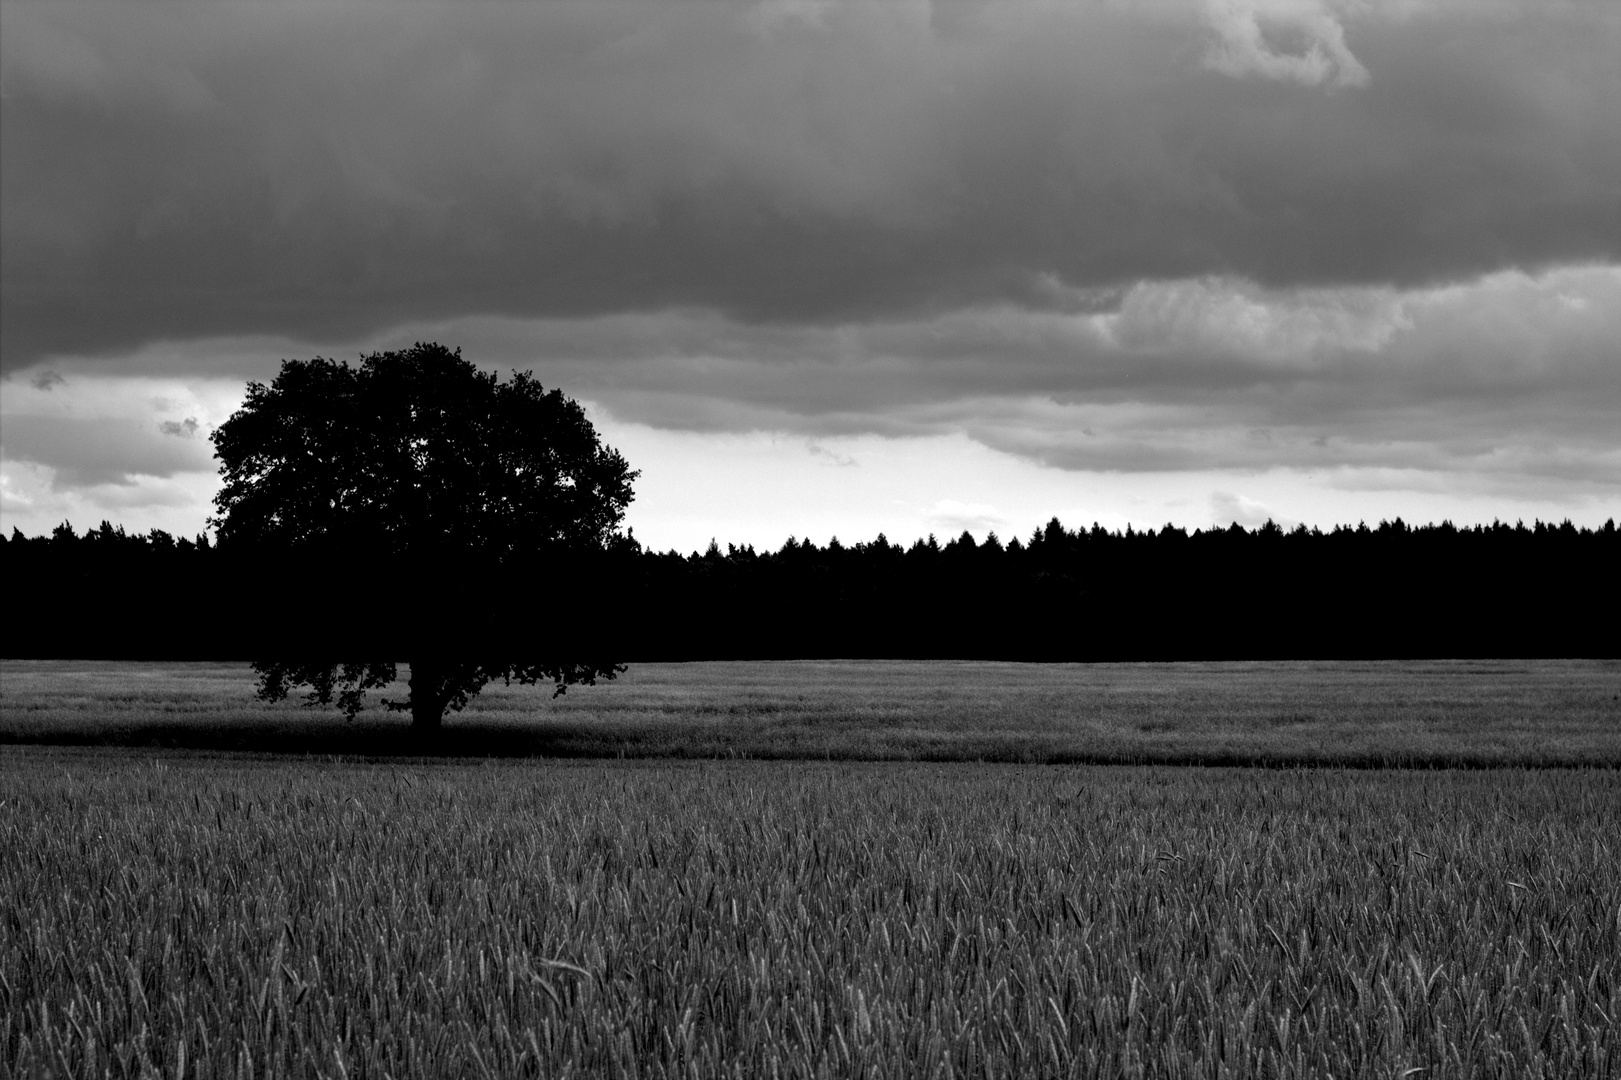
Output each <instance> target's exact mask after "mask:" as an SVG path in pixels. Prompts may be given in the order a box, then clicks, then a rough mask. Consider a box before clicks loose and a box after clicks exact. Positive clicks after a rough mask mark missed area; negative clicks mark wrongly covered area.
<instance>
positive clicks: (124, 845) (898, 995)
mask: <svg viewBox="0 0 1621 1080" xmlns="http://www.w3.org/2000/svg"><path fill="white" fill-rule="evenodd" d="M0 787H3V789H4V791H5V792H6V795H5V797H4V800H3V802H0V897H4V901H3V911H4V921H3V924H0V925H3V932H0V1017H3V1019H0V1053H3V1054H4V1060H5V1061H7V1062H8V1063H9V1065H10V1071H11V1072H12V1074H14V1075H31V1074H44V1073H50V1074H54V1075H59V1076H90V1075H107V1074H114V1075H124V1074H143V1073H145V1072H148V1071H151V1070H157V1071H159V1072H162V1073H164V1074H168V1075H185V1076H220V1075H225V1074H236V1073H238V1072H241V1071H244V1070H245V1071H247V1072H250V1073H252V1074H255V1075H258V1074H261V1073H263V1074H266V1075H269V1074H271V1073H274V1074H275V1075H291V1076H316V1075H331V1076H342V1075H350V1076H356V1075H372V1076H382V1075H390V1074H391V1075H396V1076H400V1075H445V1076H449V1075H464V1076H473V1075H503V1076H505V1075H513V1076H522V1075H530V1076H553V1075H567V1074H569V1073H570V1072H589V1073H593V1074H602V1075H624V1076H632V1075H635V1076H652V1077H661V1076H675V1075H683V1076H685V1075H694V1074H696V1075H703V1076H772V1075H779V1076H805V1077H810V1076H817V1075H835V1076H856V1075H860V1076H916V1075H963V1076H1010V1075H1035V1074H1042V1075H1057V1076H1064V1075H1074V1076H1102V1075H1109V1076H1117V1075H1126V1076H1139V1075H1153V1076H1191V1075H1218V1073H1219V1072H1221V1071H1225V1073H1226V1074H1228V1075H1244V1076H1263V1075H1282V1074H1289V1075H1312V1074H1316V1075H1327V1074H1333V1075H1336V1076H1402V1075H1424V1076H1428V1077H1437V1076H1477V1075H1501V1076H1508V1075H1513V1076H1549V1077H1552V1076H1559V1077H1582V1076H1591V1077H1600V1076H1611V1075H1615V1074H1616V1073H1617V1071H1618V1070H1621V1040H1618V1039H1617V1037H1616V1034H1615V1032H1616V1026H1615V1018H1616V1017H1618V1016H1621V980H1618V979H1617V977H1616V964H1615V960H1616V942H1617V940H1618V939H1621V938H1618V935H1621V914H1618V913H1621V864H1618V861H1617V858H1616V856H1617V850H1616V847H1615V838H1616V837H1617V836H1621V777H1618V775H1617V774H1616V773H1614V772H1612V771H1608V770H1600V771H1586V770H1583V771H1568V772H1567V771H1556V770H1545V771H1540V772H1536V773H1525V772H1518V771H1512V770H1499V771H1493V772H1486V773H1482V772H1473V773H1446V772H1423V773H1412V772H1383V773H1370V772H1361V773H1352V772H1341V771H1332V770H1312V771H1305V772H1271V771H1268V772H1256V771H1247V770H1246V771H1227V770H1219V769H1206V770H1196V771H1191V772H1190V771H1180V770H1170V769H1152V768H1150V769H1101V770H1100V769H1087V768H1041V769H1034V768H1025V767H1017V766H1011V767H975V766H962V765H945V766H938V765H885V764H871V765H842V766H841V765H818V764H800V765H793V766H789V765H780V764H775V765H774V764H766V763H703V764H700V763H692V764H682V763H656V764H641V765H636V764H624V765H615V764H611V763H605V764H590V765H585V764H577V765H570V764H565V763H556V764H546V765H534V764H498V763H486V764H483V765H451V764H443V765H438V766H431V767H421V766H412V767H397V766H387V765H358V764H331V765H325V766H318V765H312V766H301V767H297V768H294V767H289V766H288V765H285V764H281V763H276V762H249V761H242V760H224V761H220V760H215V761H207V760H202V759H197V758H190V759H170V760H162V759H160V760H157V761H153V762H142V763H136V762H131V761H129V760H127V759H125V758H122V757H114V756H112V755H111V754H107V753H100V754H73V755H67V756H63V755H59V754H57V753H55V752H51V751H39V750H17V749H12V750H9V751H7V752H5V753H4V754H0ZM1415 1070H1425V1071H1424V1072H1422V1073H1421V1074H1420V1073H1416V1072H1415Z"/></svg>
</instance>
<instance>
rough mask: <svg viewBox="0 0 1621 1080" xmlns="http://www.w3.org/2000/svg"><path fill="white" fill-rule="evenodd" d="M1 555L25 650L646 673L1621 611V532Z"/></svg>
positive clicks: (1431, 530)
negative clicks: (480, 562)
mask: <svg viewBox="0 0 1621 1080" xmlns="http://www.w3.org/2000/svg"><path fill="white" fill-rule="evenodd" d="M0 552H3V554H0V565H3V567H4V580H5V581H6V582H7V583H8V585H7V589H8V594H9V598H8V601H7V603H6V605H5V610H6V614H5V616H4V643H3V647H0V652H3V655H5V656H8V657H49V656H57V657H106V658H115V657H116V658H171V659H183V658H197V659H203V658H218V659H240V658H243V657H246V656H249V655H253V654H255V651H256V650H263V649H265V648H267V647H270V646H276V647H279V648H281V649H282V650H283V651H286V650H287V649H288V648H289V643H292V645H291V648H292V650H293V651H294V652H295V653H296V652H297V651H298V650H299V649H304V650H307V651H308V652H309V653H310V654H311V655H314V654H317V653H320V652H322V651H323V650H327V649H329V648H330V647H331V646H333V645H334V644H339V643H341V644H344V645H345V646H347V647H351V648H352V647H353V646H355V645H356V644H357V643H358V644H359V645H360V646H361V647H362V648H364V649H368V650H371V651H373V652H376V653H377V654H378V655H379V656H390V655H392V652H391V650H394V649H395V648H396V646H397V644H398V642H397V641H396V640H395V639H394V638H393V636H392V635H393V634H394V633H396V631H397V630H398V628H399V627H401V626H402V625H405V624H406V623H408V622H409V621H410V620H412V619H420V618H422V617H423V616H424V614H426V617H429V618H432V619H434V620H436V621H437V622H438V623H439V624H441V626H442V632H443V633H444V634H445V635H447V636H448V637H450V638H452V639H460V640H465V641H467V642H469V643H474V642H478V641H481V640H488V641H496V640H499V641H501V642H503V643H506V644H510V643H512V642H518V643H520V644H524V645H537V646H543V645H545V644H546V643H548V642H554V641H558V640H564V639H567V640H571V641H579V640H585V641H587V642H592V643H595V644H597V645H600V646H601V647H602V648H604V649H606V650H609V651H612V652H613V653H614V654H615V655H619V656H623V657H624V658H626V659H629V660H632V661H635V660H663V659H668V660H685V659H725V658H735V659H751V658H794V657H799V658H815V657H870V658H980V659H1009V660H1013V659H1019V660H1168V659H1260V658H1318V657H1341V658H1385V657H1509V656H1513V657H1546V656H1573V657H1574V656H1588V657H1595V656H1596V657H1614V656H1616V655H1617V651H1618V650H1617V643H1618V635H1617V632H1616V629H1615V627H1616V623H1617V619H1616V615H1615V613H1616V612H1617V611H1621V573H1618V567H1621V540H1618V538H1617V534H1616V528H1615V523H1614V521H1613V520H1612V521H1610V522H1607V523H1606V524H1605V525H1604V526H1603V527H1602V528H1598V529H1586V528H1577V527H1576V526H1574V525H1572V524H1570V523H1569V522H1565V523H1563V524H1558V525H1555V524H1546V523H1543V522H1536V523H1535V524H1533V525H1530V526H1527V525H1524V524H1515V525H1507V524H1503V523H1494V524H1492V525H1487V526H1476V527H1468V528H1457V527H1454V526H1453V525H1451V524H1449V523H1444V522H1443V523H1441V524H1439V525H1425V526H1419V527H1413V526H1409V525H1407V524H1406V523H1404V522H1402V521H1401V520H1400V519H1397V520H1395V521H1389V522H1381V523H1380V524H1379V525H1378V526H1377V527H1373V528H1369V527H1367V526H1364V525H1359V526H1356V527H1338V528H1335V529H1333V530H1331V531H1327V532H1324V531H1321V530H1318V529H1307V528H1305V527H1297V528H1295V529H1293V530H1284V529H1282V528H1279V527H1278V526H1277V525H1275V524H1273V523H1271V522H1268V523H1267V524H1265V525H1262V526H1260V527H1258V528H1256V529H1253V530H1247V529H1244V528H1242V527H1240V526H1238V525H1236V524H1235V525H1233V526H1232V527H1230V528H1227V529H1212V530H1194V531H1193V532H1192V533H1189V532H1188V531H1186V530H1183V529H1179V528H1175V527H1172V526H1166V527H1165V528H1163V529H1160V530H1158V531H1155V530H1152V529H1149V530H1146V531H1136V530H1134V529H1132V528H1130V527H1128V528H1126V529H1125V530H1124V531H1109V530H1106V529H1103V528H1100V527H1098V526H1096V525H1094V526H1093V527H1092V528H1090V529H1076V530H1071V529H1067V528H1065V527H1064V526H1063V525H1062V524H1060V523H1059V521H1058V520H1057V519H1054V520H1052V521H1050V522H1048V523H1047V525H1046V526H1045V527H1044V528H1042V529H1039V530H1037V531H1036V532H1035V533H1034V534H1033V535H1031V536H1030V537H1029V538H1028V539H1027V540H1019V539H1017V538H1015V539H1012V540H1009V541H1007V542H1006V543H1003V542H1002V541H1001V540H999V539H998V538H997V537H996V536H995V535H994V534H993V535H991V536H989V537H988V538H987V539H986V540H985V541H984V542H976V540H975V539H974V537H973V536H972V535H970V534H969V533H967V532H964V533H963V534H962V535H961V536H959V537H957V538H956V539H954V540H951V541H949V542H947V543H944V544H942V543H940V542H939V541H937V540H936V539H935V538H934V537H932V536H931V537H929V538H928V539H926V540H919V541H917V542H915V543H913V544H911V545H910V546H901V545H897V544H894V543H891V542H889V541H888V540H887V539H886V538H885V537H883V536H882V535H880V536H878V537H877V538H876V539H875V540H873V541H871V542H868V543H856V544H851V545H848V546H847V545H844V544H841V543H839V541H838V540H836V539H835V540H832V541H830V542H829V543H828V544H827V545H825V546H818V545H817V544H815V543H812V542H811V541H809V540H804V541H798V540H794V539H792V538H790V539H789V540H788V541H787V543H785V544H784V545H783V546H782V547H781V548H780V549H778V550H777V551H756V550H755V549H754V548H752V547H742V548H739V547H735V546H733V545H727V547H726V549H725V550H724V551H723V550H721V548H720V547H719V546H718V545H716V544H711V545H710V547H709V549H708V550H707V551H705V552H702V553H695V554H691V555H681V554H678V553H676V552H673V551H671V552H663V553H660V552H653V551H646V550H643V549H642V547H641V546H640V545H639V544H637V543H636V542H635V541H634V540H633V539H628V538H627V539H626V540H624V541H622V542H619V543H617V544H614V545H611V546H610V547H609V548H607V549H604V550H600V551H593V552H590V553H587V554H581V553H578V552H574V553H562V552H559V553H548V552H545V551H536V552H535V553H533V556H532V557H527V558H519V559H517V560H516V561H514V560H512V559H510V558H509V559H507V560H506V561H503V562H500V563H499V564H497V563H491V564H490V565H488V566H468V565H456V566H444V567H440V568H438V569H437V570H436V571H435V572H433V573H432V574H429V575H427V576H426V577H425V576H424V575H423V573H422V571H421V569H420V567H415V568H412V569H409V570H407V569H406V568H404V567H396V566H392V565H390V564H389V562H388V560H387V559H385V558H380V557H374V556H372V555H368V554H367V553H365V552H353V551H315V550H311V551H308V552H305V553H303V554H301V555H299V556H297V557H296V558H295V557H294V556H290V555H285V554H284V555H280V556H275V557H269V556H266V555H265V554H264V553H262V552H261V551H257V550H256V549H253V548H251V547H249V546H247V545H235V546H233V545H232V544H229V543H214V542H210V540H209V538H208V537H207V536H198V537H196V538H195V539H190V540H188V539H185V538H176V537H172V536H170V535H169V534H167V533H164V532H162V531H159V530H153V531H151V532H148V533H146V534H144V535H143V534H131V533H126V532H125V530H124V529H122V528H120V527H114V526H113V525H111V524H110V523H107V522H103V523H102V525H101V526H100V527H99V528H97V529H93V530H91V531H89V532H86V533H83V534H79V533H76V532H75V531H74V529H73V528H72V527H71V526H70V525H68V524H66V523H64V524H63V525H61V526H58V527H57V529H56V530H55V531H54V532H53V533H52V534H51V535H49V536H40V537H34V538H28V537H25V536H23V535H22V534H21V532H19V531H16V530H13V532H12V535H11V537H10V538H9V539H3V540H0Z"/></svg>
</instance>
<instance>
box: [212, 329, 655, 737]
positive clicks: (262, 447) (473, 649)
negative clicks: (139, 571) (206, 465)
mask: <svg viewBox="0 0 1621 1080" xmlns="http://www.w3.org/2000/svg"><path fill="white" fill-rule="evenodd" d="M212 439H213V442H214V448H215V453H216V456H217V457H218V458H219V460H220V472H221V475H222V477H223V479H224V486H223V488H222V489H221V490H220V493H219V494H218V495H217V496H216V497H215V500H214V504H215V508H216V510H217V516H216V517H215V518H213V519H212V521H211V524H213V525H215V526H216V527H217V530H218V540H219V545H220V548H221V550H222V551H230V550H234V551H236V552H238V553H239V554H242V553H246V554H249V555H251V556H253V557H254V558H256V559H259V560H262V562H263V565H265V566H266V567H273V568H276V569H277V570H279V572H280V574H281V575H282V576H281V580H280V586H281V589H282V590H284V591H285V593H286V594H287V601H288V602H293V601H294V600H295V599H296V600H298V601H300V602H306V603H307V602H308V598H309V597H310V596H316V597H319V598H322V600H324V601H326V602H327V603H329V604H330V605H331V608H332V610H330V611H328V612H326V613H325V614H324V616H323V615H312V616H311V618H310V619H309V620H308V632H307V633H302V634H301V635H300V637H299V640H288V641H285V642H278V643H277V648H276V651H277V652H278V653H279V655H277V656H273V657H270V658H268V659H257V660H255V661H254V669H255V670H256V671H257V672H258V674H259V694H260V696H261V697H263V698H265V699H266V700H271V701H275V700H280V699H282V698H285V697H286V696H287V694H288V692H289V691H290V690H291V689H292V688H295V687H299V686H309V687H310V692H309V694H308V698H307V700H308V701H309V703H311V704H332V703H333V702H334V701H335V702H336V703H337V704H338V706H339V707H340V708H342V709H343V711H344V713H345V715H347V716H349V717H350V718H353V716H354V715H355V713H356V712H357V711H358V710H359V709H360V707H361V704H362V700H363V696H364V693H365V691H366V690H369V689H374V688H378V687H382V686H385V685H387V684H388V683H389V682H392V681H393V680H394V678H395V677H396V668H395V663H394V661H393V659H387V658H385V657H384V656H380V655H379V653H384V654H392V655H397V654H398V653H400V652H403V653H404V656H403V659H405V660H406V661H407V662H408V663H409V664H410V667H411V678H410V682H409V686H410V694H409V696H408V697H407V698H406V699H405V700H404V701H402V702H396V701H386V702H385V705H387V706H388V707H389V708H391V709H396V710H406V709H409V710H410V712H411V716H412V724H413V726H414V727H415V728H417V729H419V730H428V731H432V730H436V729H438V727H439V726H440V723H441V720H442V718H443V716H444V713H445V710H446V709H450V710H457V709H460V708H462V707H463V706H465V705H466V704H467V702H468V701H469V699H471V697H472V696H473V695H475V694H477V693H478V692H479V690H480V689H481V688H482V687H483V686H484V685H485V684H486V683H488V682H489V681H490V680H492V679H496V678H500V679H504V680H506V681H508V682H510V681H514V680H516V681H519V682H524V683H533V682H537V681H540V680H543V679H550V680H552V681H553V682H554V684H555V692H556V693H562V692H563V690H564V689H565V688H566V687H567V686H569V685H570V684H573V683H587V684H590V683H594V682H595V680H596V679H597V678H612V677H613V676H614V675H615V674H616V673H617V672H619V671H622V670H624V668H623V665H621V664H618V663H617V662H615V661H614V660H612V659H609V658H604V657H601V656H593V655H582V653H589V652H590V651H591V650H590V648H589V647H588V646H587V645H586V644H585V643H581V642H573V643H569V644H565V645H561V646H560V645H558V644H557V642H556V640H555V639H552V640H551V641H550V642H549V643H548V644H547V646H546V647H545V648H544V650H543V651H544V652H545V653H546V655H535V646H534V645H533V643H532V642H530V643H521V642H517V641H514V640H511V639H510V638H508V637H505V636H503V635H502V634H498V633H494V634H492V633H489V632H481V627H487V626H488V625H490V624H491V622H490V620H488V619H481V618H480V611H481V609H487V608H488V606H489V597H490V596H491V595H492V593H495V592H498V591H499V590H500V587H501V585H502V583H503V582H506V583H514V582H515V581H516V579H517V578H518V577H520V576H521V577H522V578H523V579H524V580H525V581H536V580H538V581H539V582H540V587H541V588H542V589H545V588H550V587H551V586H552V585H554V584H556V585H557V587H558V588H567V587H572V585H574V584H576V583H575V582H573V581H572V580H571V579H572V578H575V577H577V572H578V570H579V567H580V566H581V565H583V564H582V561H581V560H583V559H588V558H589V557H590V556H591V555H592V554H593V553H600V552H601V551H603V550H604V548H605V547H608V546H610V545H611V544H613V543H615V542H616V541H618V540H619V535H618V532H617V530H618V527H619V525H620V523H621V521H622V520H623V518H624V512H625V507H626V506H627V505H628V504H629V503H630V501H631V498H632V493H631V481H632V480H634V479H635V477H636V475H637V474H636V473H635V472H633V471H631V469H630V468H629V467H628V466H627V464H626V463H625V460H624V459H623V458H622V457H621V456H620V455H619V453H618V452H617V451H615V450H613V449H610V448H608V447H605V446H603V445H602V443H601V441H600V439H599V438H598V436H597V433H596V430H595V429H594V428H593V427H592V425H591V422H590V421H589V420H588V419H586V416H585V412H584V410H583V409H581V407H580V406H579V405H578V404H577V403H576V402H574V401H571V400H569V399H568V398H566V397H564V396H563V395H562V393H561V392H559V391H557V390H551V391H547V390H544V389H543V388H542V387H541V385H540V384H539V383H538V382H537V381H536V380H535V379H534V377H533V375H532V374H531V373H528V372H524V373H518V372H514V373H513V376H512V378H511V379H510V380H507V381H504V382H503V381H501V380H499V379H497V378H496V376H495V375H493V374H489V373H485V372H482V371H480V370H479V369H478V368H476V367H475V366H474V365H473V364H472V363H470V362H469V361H467V360H464V359H462V356H461V351H460V350H459V349H458V350H455V351H451V350H449V349H446V348H445V347H443V346H441V345H437V344H426V345H425V344H420V343H419V344H417V345H415V346H413V347H411V348H409V349H404V350H400V351H398V352H385V353H376V354H374V355H371V356H368V357H365V358H364V359H363V360H362V361H361V363H360V365H359V366H358V367H351V366H349V365H348V364H347V363H338V362H334V361H331V360H327V359H323V358H321V357H316V358H315V359H313V360H308V361H300V360H288V361H284V362H283V364H282V368H281V372H280V374H279V375H277V377H276V379H275V380H274V381H273V382H272V383H271V384H270V385H269V386H265V385H263V384H261V383H249V384H248V393H247V400H246V401H245V402H244V404H243V406H242V408H241V409H239V410H238V411H237V412H236V413H235V414H233V415H232V416H231V418H230V419H229V420H227V421H226V422H225V423H224V424H222V425H221V426H220V427H219V429H218V430H217V431H215V432H214V434H213V436H212ZM368 587H369V589H368ZM359 594H367V595H369V596H371V597H375V598H376V602H375V603H371V604H368V605H366V606H365V607H361V608H359V609H357V605H356V604H355V603H354V598H355V597H356V596H357V595H359ZM510 599H511V597H510V596H509V600H510ZM551 616H552V618H553V619H554V621H555V620H556V619H557V615H556V612H555V610H554V611H553V612H551ZM510 623H511V620H499V619H497V620H494V624H495V625H501V626H506V625H510Z"/></svg>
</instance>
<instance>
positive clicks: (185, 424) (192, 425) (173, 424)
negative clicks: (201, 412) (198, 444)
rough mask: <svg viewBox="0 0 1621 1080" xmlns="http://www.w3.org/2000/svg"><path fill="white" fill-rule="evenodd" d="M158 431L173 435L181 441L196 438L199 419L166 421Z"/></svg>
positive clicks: (160, 425) (189, 417)
mask: <svg viewBox="0 0 1621 1080" xmlns="http://www.w3.org/2000/svg"><path fill="white" fill-rule="evenodd" d="M158 430H159V431H161V432H163V433H164V434H165V435H173V436H176V437H177V438H181V439H190V438H195V437H196V435H197V430H198V427H197V418H196V417H195V416H188V417H186V418H185V419H184V420H165V421H163V422H162V423H161V424H159V425H158Z"/></svg>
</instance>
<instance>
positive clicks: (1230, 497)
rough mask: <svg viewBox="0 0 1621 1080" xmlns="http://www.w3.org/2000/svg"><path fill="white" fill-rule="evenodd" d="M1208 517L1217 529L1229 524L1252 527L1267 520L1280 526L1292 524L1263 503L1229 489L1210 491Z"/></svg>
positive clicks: (1263, 523)
mask: <svg viewBox="0 0 1621 1080" xmlns="http://www.w3.org/2000/svg"><path fill="white" fill-rule="evenodd" d="M1210 519H1211V522H1212V525H1213V527H1214V528H1218V529H1224V528H1226V527H1227V526H1229V525H1242V526H1244V527H1245V528H1247V529H1253V528H1255V527H1256V526H1257V525H1265V524H1266V523H1267V522H1269V521H1271V522H1273V523H1274V524H1277V525H1278V526H1280V527H1285V526H1288V525H1292V524H1294V523H1293V522H1292V521H1286V520H1283V519H1280V518H1279V517H1278V515H1276V514H1274V513H1273V512H1272V510H1271V508H1269V507H1268V506H1267V505H1266V504H1265V503H1262V502H1258V501H1256V500H1255V499H1249V498H1245V497H1244V496H1243V495H1235V494H1233V493H1232V492H1229V491H1213V492H1211V493H1210Z"/></svg>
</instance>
